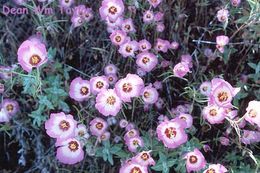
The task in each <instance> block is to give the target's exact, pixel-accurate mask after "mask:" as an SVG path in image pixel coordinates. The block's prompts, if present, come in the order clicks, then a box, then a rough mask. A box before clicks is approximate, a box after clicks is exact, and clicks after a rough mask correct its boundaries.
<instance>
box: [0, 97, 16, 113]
mask: <svg viewBox="0 0 260 173" xmlns="http://www.w3.org/2000/svg"><path fill="white" fill-rule="evenodd" d="M1 107H2V108H3V109H4V110H5V111H6V113H7V114H8V115H9V116H13V115H15V114H16V113H17V112H18V111H19V104H18V102H17V101H15V100H12V99H4V100H3V102H2V104H1Z"/></svg>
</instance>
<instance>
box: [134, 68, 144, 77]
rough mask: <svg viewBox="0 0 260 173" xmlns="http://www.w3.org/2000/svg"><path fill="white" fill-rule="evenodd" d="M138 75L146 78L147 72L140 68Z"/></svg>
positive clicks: (137, 71)
mask: <svg viewBox="0 0 260 173" xmlns="http://www.w3.org/2000/svg"><path fill="white" fill-rule="evenodd" d="M136 74H137V75H138V76H140V77H142V76H145V75H146V71H144V70H143V69H142V68H138V69H137V70H136Z"/></svg>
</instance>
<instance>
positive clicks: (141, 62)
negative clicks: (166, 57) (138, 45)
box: [136, 52, 158, 72]
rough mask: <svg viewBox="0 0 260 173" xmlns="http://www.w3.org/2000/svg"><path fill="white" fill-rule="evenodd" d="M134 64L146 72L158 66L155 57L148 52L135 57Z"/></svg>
mask: <svg viewBox="0 0 260 173" xmlns="http://www.w3.org/2000/svg"><path fill="white" fill-rule="evenodd" d="M136 64H137V65H138V67H140V68H142V69H143V70H144V71H146V72H150V71H152V70H153V69H154V68H155V67H156V65H157V64H158V59H157V57H156V56H155V55H154V54H152V53H149V52H142V53H140V54H138V55H137V59H136Z"/></svg>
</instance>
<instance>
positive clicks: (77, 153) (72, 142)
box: [56, 138, 84, 164]
mask: <svg viewBox="0 0 260 173" xmlns="http://www.w3.org/2000/svg"><path fill="white" fill-rule="evenodd" d="M56 146H59V147H58V149H57V155H56V157H57V159H58V160H59V161H60V162H61V163H65V164H75V163H78V162H80V161H82V160H83V158H84V151H83V150H82V146H81V144H80V142H79V141H78V140H77V139H75V138H69V139H66V140H64V141H60V142H57V143H56Z"/></svg>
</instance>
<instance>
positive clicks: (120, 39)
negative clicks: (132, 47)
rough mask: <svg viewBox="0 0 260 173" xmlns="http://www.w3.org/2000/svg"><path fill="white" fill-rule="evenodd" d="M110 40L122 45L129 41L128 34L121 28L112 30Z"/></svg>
mask: <svg viewBox="0 0 260 173" xmlns="http://www.w3.org/2000/svg"><path fill="white" fill-rule="evenodd" d="M110 40H111V41H112V43H113V44H114V45H117V46H120V45H122V44H123V43H124V42H125V41H127V36H126V33H125V32H124V31H121V30H115V31H113V32H112V34H111V35H110Z"/></svg>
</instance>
